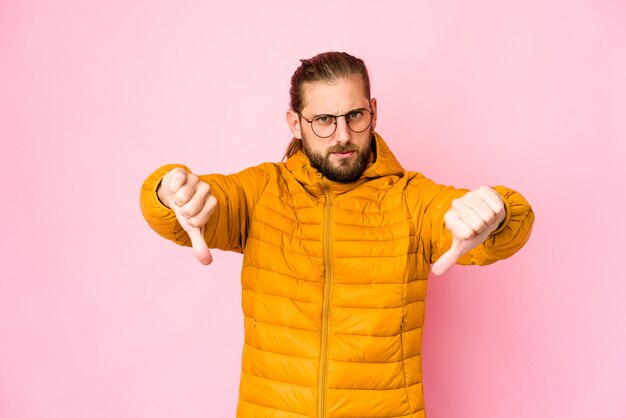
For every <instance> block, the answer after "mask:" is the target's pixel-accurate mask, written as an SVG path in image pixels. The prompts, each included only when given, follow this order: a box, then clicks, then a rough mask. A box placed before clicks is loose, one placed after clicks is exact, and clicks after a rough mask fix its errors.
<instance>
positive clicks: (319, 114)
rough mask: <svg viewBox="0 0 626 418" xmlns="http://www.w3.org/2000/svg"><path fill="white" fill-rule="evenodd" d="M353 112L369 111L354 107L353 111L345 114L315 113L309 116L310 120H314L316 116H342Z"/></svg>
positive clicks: (364, 108)
mask: <svg viewBox="0 0 626 418" xmlns="http://www.w3.org/2000/svg"><path fill="white" fill-rule="evenodd" d="M355 110H369V109H368V108H367V107H355V108H354V109H350V110H348V111H347V112H346V113H316V114H314V115H313V116H311V119H313V118H316V117H318V116H344V115H347V114H349V113H350V112H354V111H355Z"/></svg>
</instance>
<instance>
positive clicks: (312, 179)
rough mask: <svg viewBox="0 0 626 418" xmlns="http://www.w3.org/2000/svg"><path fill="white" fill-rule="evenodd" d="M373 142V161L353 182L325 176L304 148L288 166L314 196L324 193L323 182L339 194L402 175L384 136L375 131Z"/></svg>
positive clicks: (287, 163)
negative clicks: (374, 181)
mask: <svg viewBox="0 0 626 418" xmlns="http://www.w3.org/2000/svg"><path fill="white" fill-rule="evenodd" d="M372 142H373V143H372V157H371V158H370V160H371V161H370V163H369V164H368V165H367V167H366V168H365V170H364V171H363V174H361V177H359V179H358V180H356V181H354V182H352V183H338V182H335V181H331V180H328V179H327V178H325V177H324V176H323V175H322V173H320V172H319V171H318V170H317V169H315V168H313V167H312V166H311V162H310V161H309V158H308V157H307V156H306V154H305V153H304V151H303V150H300V151H298V152H297V153H295V154H294V155H292V156H291V157H290V158H289V159H288V160H287V162H286V167H287V169H288V170H289V171H290V172H291V174H292V175H293V176H294V177H295V179H296V180H297V181H298V182H299V183H300V184H301V185H302V186H303V187H304V188H305V189H306V191H307V192H309V193H310V194H312V195H314V196H322V195H324V189H323V188H322V187H323V186H322V184H324V185H326V186H327V187H328V189H330V190H331V191H332V193H333V194H335V195H339V194H343V193H346V192H348V191H350V190H352V189H354V188H356V187H358V186H360V185H361V184H363V183H366V182H368V181H370V180H373V179H376V178H379V177H385V176H398V177H402V176H403V174H404V169H403V168H402V166H401V165H400V163H399V162H398V160H397V159H396V157H395V156H394V155H393V153H392V152H391V150H390V149H389V147H388V146H387V144H386V143H385V141H384V140H383V138H382V137H381V136H380V135H378V134H377V133H376V132H374V133H373V137H372Z"/></svg>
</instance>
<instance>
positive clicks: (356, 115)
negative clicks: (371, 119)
mask: <svg viewBox="0 0 626 418" xmlns="http://www.w3.org/2000/svg"><path fill="white" fill-rule="evenodd" d="M363 112H365V111H364V110H363V109H356V110H353V111H351V112H350V113H348V115H347V116H348V120H358V119H360V118H361V117H363Z"/></svg>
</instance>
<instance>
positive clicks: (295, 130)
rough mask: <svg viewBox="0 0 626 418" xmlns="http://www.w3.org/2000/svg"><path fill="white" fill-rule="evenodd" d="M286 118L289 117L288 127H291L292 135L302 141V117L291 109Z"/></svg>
mask: <svg viewBox="0 0 626 418" xmlns="http://www.w3.org/2000/svg"><path fill="white" fill-rule="evenodd" d="M286 116H287V125H289V129H290V130H291V134H292V135H293V136H294V138H296V139H302V126H301V125H300V116H299V115H298V114H297V113H296V112H294V111H293V110H291V109H289V110H288V111H287V115H286Z"/></svg>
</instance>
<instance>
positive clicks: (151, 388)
mask: <svg viewBox="0 0 626 418" xmlns="http://www.w3.org/2000/svg"><path fill="white" fill-rule="evenodd" d="M380 3H382V2H377V3H374V2H367V1H365V0H359V1H352V0H349V1H346V0H343V1H332V2H330V1H315V2H287V1H265V2H252V1H251V2H248V3H240V2H230V4H226V2H202V1H177V2H174V1H155V0H151V1H147V0H143V1H140V0H132V1H120V0H113V1H109V2H85V1H79V0H65V1H61V0H59V1H55V2H46V1H42V0H3V1H1V2H0V141H1V148H0V153H1V154H0V158H1V164H0V179H1V180H2V181H1V184H2V187H1V190H2V196H3V197H2V205H1V206H0V211H2V213H1V216H0V231H2V240H1V244H0V245H1V251H0V261H1V263H0V417H2V418H40V417H46V418H74V417H76V418H78V417H80V418H105V417H106V418H109V417H129V418H130V417H152V418H161V417H162V418H165V417H168V418H169V417H189V418H193V417H232V416H234V411H235V407H236V399H237V389H238V378H239V367H240V364H239V362H240V350H241V345H242V322H243V321H242V315H241V310H240V285H239V269H240V263H241V256H240V255H238V254H230V253H220V252H214V256H215V262H214V264H213V265H211V266H210V267H203V266H201V265H200V264H199V263H197V262H196V261H195V260H194V258H193V255H192V253H191V251H190V250H188V249H185V248H180V247H177V246H175V245H174V244H171V243H169V242H167V241H165V240H162V239H160V238H159V237H158V236H157V235H155V234H154V233H153V232H152V231H151V230H150V229H149V228H148V227H147V225H146V224H145V222H144V221H143V219H142V217H141V214H140V211H139V204H138V194H139V188H140V185H141V182H142V181H143V179H144V178H145V176H147V175H148V174H149V173H150V172H151V171H152V170H153V169H155V168H157V167H159V166H160V165H162V164H165V163H169V162H181V163H185V164H187V165H188V166H189V167H190V168H192V169H193V170H194V171H196V172H198V173H208V172H223V173H232V172H235V171H238V170H240V169H242V168H244V167H247V166H250V165H256V164H257V163H260V162H263V161H277V160H279V159H280V157H281V156H282V153H283V151H284V148H285V145H286V144H287V142H288V139H289V130H288V128H287V125H286V124H285V122H284V112H285V110H286V108H287V105H288V88H289V77H290V76H291V74H292V72H293V71H294V70H295V68H296V67H297V66H298V65H299V62H298V59H299V58H307V57H310V56H312V55H314V54H316V53H318V52H322V51H326V50H346V51H349V52H352V53H353V54H355V55H357V56H360V57H362V58H364V59H365V61H366V63H367V64H368V66H369V68H370V71H371V78H372V87H373V94H374V96H375V97H377V98H378V104H379V111H380V113H379V121H378V131H379V132H380V133H381V134H382V135H383V136H384V137H385V138H386V139H387V141H388V143H389V144H390V146H391V148H392V149H393V150H394V151H395V153H396V155H397V156H398V157H399V159H400V160H401V162H402V163H403V164H404V165H405V167H406V168H409V169H413V170H417V171H421V172H423V173H424V174H426V175H427V176H428V177H431V178H433V179H435V180H437V181H439V182H442V183H447V184H453V185H456V186H464V187H469V188H474V187H477V186H479V185H482V184H491V185H495V184H504V185H508V186H510V187H512V188H515V189H517V190H520V191H521V192H522V193H523V194H524V195H525V196H526V197H527V198H528V200H529V201H530V202H531V203H532V204H533V207H534V209H535V212H536V215H537V219H536V223H535V228H534V232H533V236H532V237H531V241H530V242H529V243H528V245H527V246H526V247H525V248H524V249H523V250H522V251H521V252H520V253H519V254H518V255H516V256H515V257H514V258H512V259H510V260H508V261H506V262H502V263H499V264H497V265H495V266H491V267H487V268H461V267H457V268H455V269H454V270H453V271H452V272H450V273H449V274H447V275H446V276H444V277H441V278H434V279H433V280H432V281H431V282H430V287H429V291H428V309H427V321H426V329H425V342H424V378H425V395H426V406H427V411H428V415H429V418H461V417H462V418H502V417H507V418H518V417H569V418H578V417H580V418H582V417H603V418H618V417H620V418H623V417H625V416H626V396H624V393H625V390H626V389H625V387H626V384H625V382H626V355H625V353H626V305H625V302H624V301H625V300H626V283H625V280H624V278H625V274H624V267H623V266H624V263H623V257H624V255H623V253H624V248H625V246H624V233H625V232H626V228H625V222H626V221H625V220H624V219H625V216H624V215H625V212H626V211H625V209H624V208H625V206H626V201H625V198H624V195H625V192H624V180H625V179H626V169H625V168H624V156H625V155H626V152H625V151H626V147H625V145H624V144H625V142H626V134H625V132H626V76H625V74H626V25H625V24H624V22H626V3H624V2H623V1H621V0H614V1H608V0H607V1H598V0H574V1H572V0H549V1H545V0H541V1H540V0H532V1H526V2H521V1H515V2H513V1H499V0H479V1H471V2H470V1H467V2H461V1H452V0H444V1H437V2H426V1H395V2H387V3H388V4H387V5H386V6H383V5H381V4H380Z"/></svg>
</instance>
